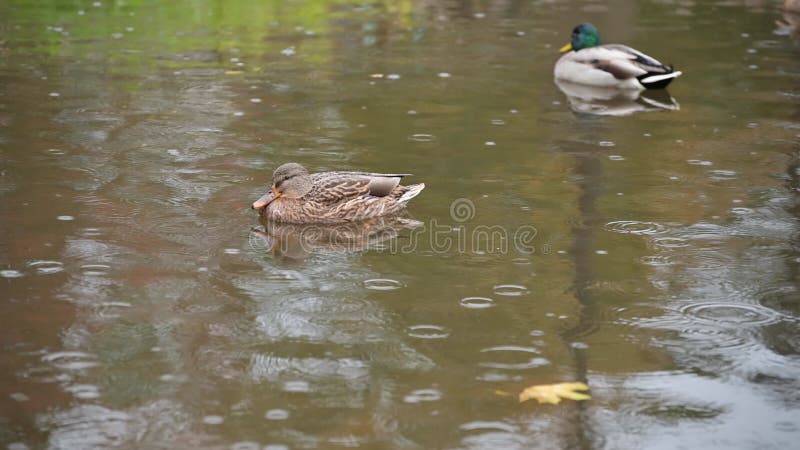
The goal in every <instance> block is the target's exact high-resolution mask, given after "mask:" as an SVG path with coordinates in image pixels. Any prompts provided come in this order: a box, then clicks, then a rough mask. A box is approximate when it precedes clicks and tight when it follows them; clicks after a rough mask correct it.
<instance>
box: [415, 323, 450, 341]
mask: <svg viewBox="0 0 800 450" xmlns="http://www.w3.org/2000/svg"><path fill="white" fill-rule="evenodd" d="M406 334H408V335H409V336H410V337H415V338H418V339H444V338H446V337H448V336H449V335H450V333H448V332H447V330H445V328H444V327H440V326H438V325H412V326H410V327H408V331H407V333H406Z"/></svg>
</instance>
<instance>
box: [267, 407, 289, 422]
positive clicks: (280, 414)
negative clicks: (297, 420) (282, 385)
mask: <svg viewBox="0 0 800 450" xmlns="http://www.w3.org/2000/svg"><path fill="white" fill-rule="evenodd" d="M264 418H266V419H267V420H286V419H288V418H289V411H287V410H285V409H270V410H268V411H267V412H266V413H264Z"/></svg>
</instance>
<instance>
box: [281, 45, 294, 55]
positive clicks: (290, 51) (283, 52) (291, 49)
mask: <svg viewBox="0 0 800 450" xmlns="http://www.w3.org/2000/svg"><path fill="white" fill-rule="evenodd" d="M295 53H297V51H296V50H295V49H294V47H288V48H285V49H283V50H281V55H283V56H292V55H294V54H295Z"/></svg>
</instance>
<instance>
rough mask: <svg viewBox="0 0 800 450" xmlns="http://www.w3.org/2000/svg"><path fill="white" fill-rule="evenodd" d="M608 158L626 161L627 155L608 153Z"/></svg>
mask: <svg viewBox="0 0 800 450" xmlns="http://www.w3.org/2000/svg"><path fill="white" fill-rule="evenodd" d="M608 159H610V160H611V161H625V157H624V156H622V155H608Z"/></svg>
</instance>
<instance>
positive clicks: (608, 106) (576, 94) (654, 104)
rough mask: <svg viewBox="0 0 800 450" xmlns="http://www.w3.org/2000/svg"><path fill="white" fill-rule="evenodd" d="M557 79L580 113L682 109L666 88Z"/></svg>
mask: <svg viewBox="0 0 800 450" xmlns="http://www.w3.org/2000/svg"><path fill="white" fill-rule="evenodd" d="M555 83H556V86H558V88H559V89H561V92H563V93H564V95H566V96H567V100H568V101H569V105H570V108H571V109H572V110H573V111H574V112H576V113H580V114H595V115H601V116H627V115H630V114H636V113H640V112H650V111H675V110H678V109H680V105H679V104H678V102H677V101H676V100H675V99H674V98H672V96H670V95H669V92H667V90H666V89H659V90H647V91H637V90H632V89H617V88H614V87H598V86H588V85H583V84H576V83H571V82H569V81H563V80H559V79H556V80H555Z"/></svg>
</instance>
